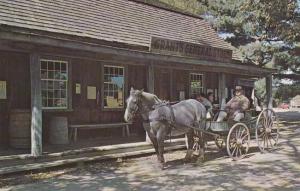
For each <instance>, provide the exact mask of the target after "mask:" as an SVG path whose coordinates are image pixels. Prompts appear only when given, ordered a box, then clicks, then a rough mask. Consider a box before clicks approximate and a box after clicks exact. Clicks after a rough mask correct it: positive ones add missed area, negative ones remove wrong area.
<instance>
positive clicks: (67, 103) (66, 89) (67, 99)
mask: <svg viewBox="0 0 300 191" xmlns="http://www.w3.org/2000/svg"><path fill="white" fill-rule="evenodd" d="M42 62H54V63H55V62H59V63H64V64H66V77H67V79H66V80H62V79H60V80H58V79H54V78H53V79H50V78H48V76H47V78H42ZM40 66H41V68H40V72H41V82H42V81H53V82H54V81H59V82H61V81H63V82H66V87H65V92H66V98H65V99H66V106H63V107H57V106H53V107H48V106H47V107H44V106H43V103H42V109H45V110H65V109H68V107H69V62H68V61H65V60H59V59H40ZM48 71H49V70H48V68H47V73H48ZM51 71H54V72H55V71H56V70H55V68H54V70H51ZM60 71H61V70H60ZM42 90H43V87H42ZM41 93H42V92H41ZM48 99H49V98H48V97H47V100H48ZM52 99H55V98H52Z"/></svg>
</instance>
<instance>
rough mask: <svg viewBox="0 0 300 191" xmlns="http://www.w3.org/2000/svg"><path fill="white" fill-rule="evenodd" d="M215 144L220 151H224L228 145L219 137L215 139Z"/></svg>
mask: <svg viewBox="0 0 300 191" xmlns="http://www.w3.org/2000/svg"><path fill="white" fill-rule="evenodd" d="M215 144H216V145H217V147H218V148H219V149H224V148H225V145H226V143H225V140H224V139H223V138H222V137H217V138H216V139H215Z"/></svg>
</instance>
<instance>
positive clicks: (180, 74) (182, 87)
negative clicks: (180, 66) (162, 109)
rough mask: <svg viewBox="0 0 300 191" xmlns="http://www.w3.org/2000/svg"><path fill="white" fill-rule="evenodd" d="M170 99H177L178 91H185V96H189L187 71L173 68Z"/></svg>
mask: <svg viewBox="0 0 300 191" xmlns="http://www.w3.org/2000/svg"><path fill="white" fill-rule="evenodd" d="M172 81H173V84H172V98H173V99H172V100H171V101H178V100H179V92H180V91H184V92H185V98H186V99H188V98H189V72H188V71H186V70H173V75H172Z"/></svg>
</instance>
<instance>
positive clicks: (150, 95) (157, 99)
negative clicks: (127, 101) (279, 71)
mask: <svg viewBox="0 0 300 191" xmlns="http://www.w3.org/2000/svg"><path fill="white" fill-rule="evenodd" d="M142 96H143V97H145V98H146V99H148V100H150V99H152V100H154V101H155V102H156V103H160V102H163V101H162V100H161V99H159V98H158V97H157V96H156V95H154V94H152V93H148V92H143V93H142Z"/></svg>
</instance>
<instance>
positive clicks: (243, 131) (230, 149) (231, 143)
mask: <svg viewBox="0 0 300 191" xmlns="http://www.w3.org/2000/svg"><path fill="white" fill-rule="evenodd" d="M249 146H250V132H249V129H248V127H247V126H246V125H245V124H244V123H236V124H235V125H233V126H232V127H231V129H230V131H229V133H228V136H227V153H228V155H229V156H230V157H231V158H232V159H233V160H239V159H242V158H243V157H244V156H245V155H246V154H247V153H248V150H249Z"/></svg>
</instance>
